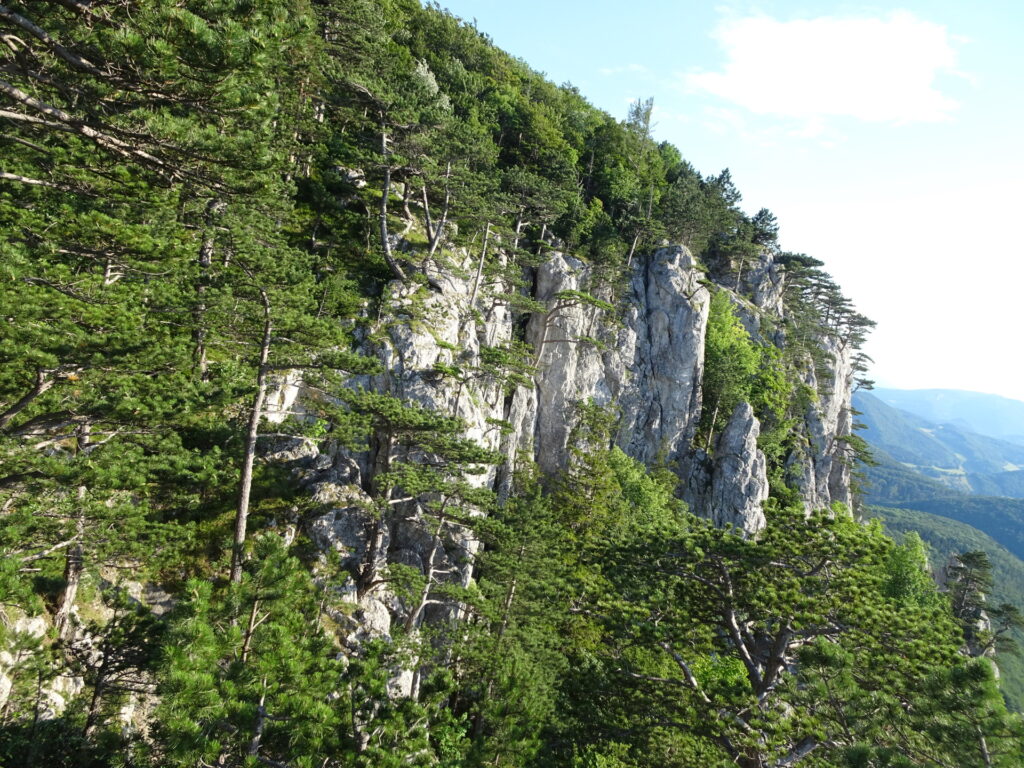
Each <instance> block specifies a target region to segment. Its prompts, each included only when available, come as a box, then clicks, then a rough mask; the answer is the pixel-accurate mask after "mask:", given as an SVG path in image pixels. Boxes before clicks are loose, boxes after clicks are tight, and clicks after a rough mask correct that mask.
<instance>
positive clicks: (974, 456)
mask: <svg viewBox="0 0 1024 768" xmlns="http://www.w3.org/2000/svg"><path fill="white" fill-rule="evenodd" d="M1009 402H1013V401H1009ZM853 405H854V408H856V409H857V410H858V411H860V415H859V416H858V417H857V420H858V421H860V422H861V423H862V424H863V425H864V426H865V429H864V431H863V432H862V433H861V434H862V436H863V437H864V439H865V440H867V441H868V443H870V444H871V445H872V446H873V447H874V448H875V449H876V453H878V454H879V457H880V460H881V462H882V464H883V465H884V467H885V469H883V470H880V471H877V472H875V473H874V477H875V479H876V481H882V480H887V481H888V482H892V481H895V480H896V477H894V476H892V475H893V472H894V470H895V467H898V466H902V467H903V468H905V469H910V470H913V471H915V472H918V473H920V474H921V475H924V476H926V477H929V478H932V479H935V480H939V481H941V482H942V483H943V484H945V485H946V486H947V487H948V488H951V489H954V490H957V491H963V492H974V493H984V494H990V495H1001V496H1024V473H1022V472H1020V471H1021V470H1024V445H1017V444H1015V443H1012V442H1008V441H1006V440H1000V439H996V438H993V437H987V436H985V435H980V434H977V433H975V432H971V431H968V430H966V429H963V428H961V427H958V426H955V425H954V424H950V423H946V424H939V423H936V422H934V421H929V420H928V419H925V418H923V417H921V416H918V415H915V414H913V413H909V412H907V411H904V410H900V409H898V408H895V407H892V406H890V405H888V404H886V403H885V402H883V401H882V400H881V399H880V398H879V397H877V396H875V395H874V394H869V393H866V392H858V393H857V394H856V395H854V399H853ZM1022 405H1024V404H1022ZM887 473H888V475H889V476H888V477H885V478H883V475H886V474H887ZM896 474H897V475H898V473H896ZM904 481H907V478H905V477H904ZM946 493H947V494H948V491H947V492H946ZM923 495H935V493H934V489H933V490H932V491H929V492H927V493H917V492H915V493H914V494H913V495H912V496H909V498H921V497H922V496H923ZM893 498H901V499H906V498H908V495H906V494H905V493H904V492H903V491H900V492H899V493H896V494H892V493H888V492H887V493H886V494H885V495H884V496H883V497H881V498H879V499H878V501H880V502H886V501H888V500H890V499H893Z"/></svg>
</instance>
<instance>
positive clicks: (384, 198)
mask: <svg viewBox="0 0 1024 768" xmlns="http://www.w3.org/2000/svg"><path fill="white" fill-rule="evenodd" d="M380 152H381V156H382V157H383V160H384V183H383V184H382V186H381V194H380V211H379V213H378V219H379V224H380V246H381V248H382V249H383V251H384V261H386V262H387V265H388V269H390V270H391V274H392V275H394V276H395V277H396V278H398V279H399V280H401V281H402V282H405V279H406V278H405V272H403V271H402V268H401V267H400V266H399V265H398V262H397V261H395V256H394V254H393V253H392V252H391V242H390V240H389V239H388V198H389V197H390V196H391V163H390V161H389V160H388V156H389V155H390V154H391V152H390V150H389V149H388V133H387V126H385V125H384V123H383V122H381V124H380Z"/></svg>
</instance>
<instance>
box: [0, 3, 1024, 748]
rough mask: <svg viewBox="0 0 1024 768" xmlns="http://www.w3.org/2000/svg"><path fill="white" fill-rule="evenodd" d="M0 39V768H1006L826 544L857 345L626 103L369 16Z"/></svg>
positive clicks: (64, 23)
mask: <svg viewBox="0 0 1024 768" xmlns="http://www.w3.org/2000/svg"><path fill="white" fill-rule="evenodd" d="M0 24H2V25H3V30H4V37H3V39H4V41H5V43H6V50H7V51H9V53H8V54H7V55H8V60H7V63H6V64H5V65H4V70H5V75H4V78H5V79H3V80H2V81H0V101H2V102H3V106H4V109H2V110H0V121H2V122H3V125H4V127H5V129H6V130H5V132H4V133H3V137H2V139H0V168H2V169H3V170H2V172H0V224H2V227H0V231H2V232H3V233H4V235H3V237H2V238H0V264H2V267H0V272H2V279H0V317H2V318H3V319H4V321H3V322H2V323H0V356H2V362H3V365H2V366H0V459H2V463H3V468H2V470H0V522H2V525H0V555H2V557H0V764H3V765H41V766H54V768H72V767H75V768H114V767H115V766H128V765H132V766H152V767H153V768H156V767H157V766H159V767H160V768H165V767H166V766H178V767H180V768H197V766H214V765H216V766H224V768H255V766H272V767H274V768H278V767H280V766H292V767H294V768H300V767H305V766H317V768H399V767H400V766H410V765H411V766H423V767H424V768H425V767H427V766H445V767H446V768H483V767H484V766H509V767H510V768H518V767H520V766H522V767H523V768H554V767H555V766H567V767H571V768H583V767H585V766H586V767H590V768H594V767H596V766H604V767H605V768H655V767H657V768H688V767H689V766H724V765H732V766H739V767H740V768H765V766H776V767H781V766H793V765H800V764H803V765H808V766H813V765H844V764H845V765H869V764H873V765H894V764H900V765H914V766H932V765H934V764H935V763H936V761H939V760H941V762H942V763H943V764H957V765H961V764H962V765H967V764H970V762H971V761H972V760H974V759H975V757H976V755H977V754H978V750H979V749H984V751H985V753H986V754H987V755H988V757H989V760H990V761H991V762H992V764H993V765H1000V766H1003V765H1006V766H1012V765H1018V764H1019V762H1020V761H1019V759H1018V758H1020V757H1021V754H1022V749H1024V747H1022V744H1024V741H1022V739H1021V736H1022V734H1024V722H1022V721H1021V720H1020V718H1018V717H1016V716H1014V715H1012V714H1010V713H1008V712H1007V711H1006V710H1005V708H1004V707H1003V706H1002V704H1001V700H1000V697H999V692H998V687H997V682H996V680H995V679H994V676H993V671H992V668H991V666H990V664H989V662H988V661H987V659H986V658H985V656H986V655H987V654H988V653H989V652H990V649H989V648H988V647H987V646H985V643H984V642H982V640H984V637H983V635H982V634H979V632H978V631H976V630H977V627H978V620H977V619H978V616H977V613H978V610H979V609H978V606H979V604H980V603H981V601H983V599H984V595H983V593H984V591H985V590H984V588H983V587H984V585H979V583H978V582H977V580H976V579H973V578H972V574H971V573H970V572H968V570H965V571H964V573H963V574H962V575H960V576H958V577H957V579H956V585H957V586H956V589H958V590H959V591H958V594H959V595H960V596H961V598H962V599H960V600H959V601H958V602H957V603H956V604H950V603H949V602H948V601H945V600H944V599H943V598H942V597H941V596H940V595H938V594H937V591H936V586H935V584H934V583H933V582H932V581H931V580H930V578H929V577H928V574H927V572H926V561H925V559H924V557H923V555H922V553H921V552H920V549H919V548H918V549H914V548H913V547H909V546H902V545H899V544H897V543H896V542H894V541H893V540H892V539H890V538H888V537H886V536H885V535H884V534H883V532H882V530H881V528H880V526H879V525H877V524H873V525H863V524H861V523H860V522H859V521H857V520H855V519H854V516H853V515H852V513H851V512H850V510H849V507H850V505H851V503H852V501H853V499H852V493H851V474H852V471H853V468H854V466H855V464H856V462H857V458H858V456H859V455H861V453H862V451H863V443H862V441H861V440H860V439H858V438H857V436H855V435H854V434H852V428H853V419H852V408H851V402H850V397H851V390H852V389H853V388H854V386H855V382H856V380H857V378H858V377H859V376H860V374H861V373H862V372H863V370H864V366H865V364H866V362H867V359H866V358H865V357H864V355H863V354H862V353H861V352H859V349H860V347H861V345H862V343H863V342H864V339H865V335H866V334H867V333H868V331H869V330H870V328H871V327H872V325H873V324H872V322H871V321H870V320H868V319H867V318H865V317H863V316H862V315H860V314H859V313H858V312H857V311H856V310H855V309H854V308H853V305H852V303H851V301H850V300H849V299H847V298H846V297H845V296H843V295H842V292H841V291H840V289H839V287H838V286H837V285H836V284H835V282H834V281H833V280H832V279H831V278H830V277H829V275H828V273H827V272H825V271H824V269H823V267H824V264H823V263H822V262H821V261H818V260H816V259H814V258H812V257H810V256H807V255H805V254H797V253H788V252H786V251H784V250H783V249H782V247H781V246H780V244H779V240H778V226H779V225H778V222H777V221H776V220H775V217H774V216H773V215H772V214H771V212H770V211H768V210H767V209H762V210H760V211H757V212H755V213H751V212H747V211H744V210H743V208H742V207H741V205H740V203H741V199H742V198H741V195H740V192H739V190H738V189H737V188H736V185H735V183H734V181H733V179H732V176H731V174H730V173H729V171H728V170H723V171H721V172H718V173H716V174H712V175H703V174H701V173H699V172H698V171H697V170H696V169H694V168H693V167H692V166H691V165H690V164H689V163H687V162H686V161H685V160H684V159H683V158H682V155H681V154H680V152H679V150H678V149H676V148H675V147H673V146H671V145H669V144H666V143H663V142H658V141H657V140H656V139H655V137H654V136H653V135H652V115H653V104H652V103H651V102H650V101H638V102H636V103H634V104H633V105H632V106H631V107H630V109H629V111H628V114H627V115H626V116H625V119H624V120H620V119H619V118H618V117H616V116H612V115H608V114H606V113H603V112H601V111H599V110H596V109H594V108H593V107H592V106H591V105H590V104H588V103H587V101H586V100H585V99H584V98H583V96H582V95H581V94H580V93H579V92H578V91H576V90H575V89H574V88H571V87H558V86H555V85H554V84H552V83H550V82H548V81H546V80H545V79H544V78H543V76H541V75H540V74H538V73H537V72H534V71H533V70H531V69H530V68H529V66H528V65H527V64H525V63H524V62H522V61H519V60H516V59H513V58H512V57H510V56H508V55H507V54H505V53H503V52H502V51H500V50H498V49H496V48H495V47H494V46H493V45H492V44H491V42H490V41H489V39H488V38H487V37H486V36H485V35H484V34H482V33H481V32H479V31H478V30H477V29H476V28H475V27H474V26H472V25H468V24H465V23H463V22H461V21H460V20H458V19H455V18H453V17H451V16H450V15H448V14H446V13H444V12H443V11H441V10H440V9H439V8H437V7H436V6H429V7H423V6H422V5H421V4H420V3H418V2H415V1H414V0H340V1H338V2H331V1H329V0H328V1H325V2H316V3H312V2H304V1H301V0H267V1H266V2H262V3H248V2H235V1H234V0H226V1H225V2H218V3H212V4H211V3H209V2H198V0H183V1H182V2H176V3H165V2H156V0H152V1H150V0H140V1H138V2H136V0H126V2H125V3H121V4H118V5H109V4H105V3H99V2H97V3H81V2H77V1H68V2H59V3H49V2H36V1H35V0H25V1H24V2H17V3H14V4H11V5H9V6H8V5H5V6H3V7H0ZM979 638H981V639H980V640H979ZM975 641H977V642H975Z"/></svg>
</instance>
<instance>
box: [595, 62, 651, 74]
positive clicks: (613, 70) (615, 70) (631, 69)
mask: <svg viewBox="0 0 1024 768" xmlns="http://www.w3.org/2000/svg"><path fill="white" fill-rule="evenodd" d="M597 71H598V72H600V73H601V74H602V75H623V74H638V73H640V72H646V71H647V67H645V66H644V65H643V64H622V65H620V66H617V67H601V68H600V69H599V70H597Z"/></svg>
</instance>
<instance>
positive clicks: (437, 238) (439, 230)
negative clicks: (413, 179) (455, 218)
mask: <svg viewBox="0 0 1024 768" xmlns="http://www.w3.org/2000/svg"><path fill="white" fill-rule="evenodd" d="M451 175H452V164H451V163H448V166H447V169H446V170H445V174H444V178H445V182H444V205H442V206H441V218H440V219H438V220H437V226H436V227H435V228H434V232H433V235H432V236H431V238H430V248H428V249H427V259H428V260H429V259H432V258H434V253H435V252H436V251H437V246H438V245H439V244H440V242H441V238H442V237H444V228H445V226H446V225H447V223H448V211H449V210H450V209H451V202H452V191H451V187H450V186H449V183H448V182H449V179H450V178H451ZM426 199H427V191H426V188H425V187H424V190H423V200H424V204H425V201H426Z"/></svg>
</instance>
